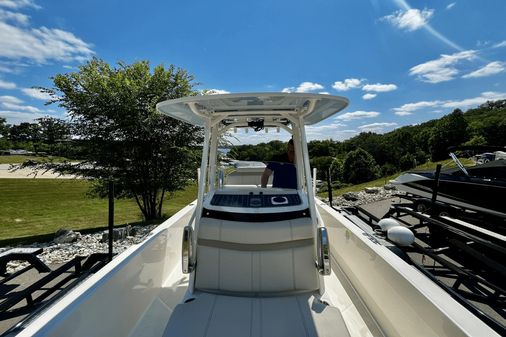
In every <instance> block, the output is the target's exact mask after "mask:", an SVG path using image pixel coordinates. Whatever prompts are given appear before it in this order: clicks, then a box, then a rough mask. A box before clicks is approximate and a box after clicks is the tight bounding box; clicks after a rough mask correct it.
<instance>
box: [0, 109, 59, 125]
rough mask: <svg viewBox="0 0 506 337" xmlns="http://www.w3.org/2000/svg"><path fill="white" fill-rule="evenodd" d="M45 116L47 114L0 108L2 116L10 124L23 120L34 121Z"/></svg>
mask: <svg viewBox="0 0 506 337" xmlns="http://www.w3.org/2000/svg"><path fill="white" fill-rule="evenodd" d="M45 116H47V114H41V113H31V112H23V111H9V110H0V117H3V118H5V119H6V120H7V123H9V124H19V123H23V122H29V123H33V122H34V121H35V119H37V118H41V117H45ZM55 117H56V116H55Z"/></svg>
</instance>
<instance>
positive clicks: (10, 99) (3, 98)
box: [0, 96, 23, 104]
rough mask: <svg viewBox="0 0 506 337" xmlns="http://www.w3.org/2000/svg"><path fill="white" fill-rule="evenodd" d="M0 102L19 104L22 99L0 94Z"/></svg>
mask: <svg viewBox="0 0 506 337" xmlns="http://www.w3.org/2000/svg"><path fill="white" fill-rule="evenodd" d="M2 103H11V104H21V103H23V101H22V100H20V99H19V98H17V97H14V96H0V104H2Z"/></svg>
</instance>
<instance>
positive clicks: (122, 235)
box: [102, 225, 131, 242]
mask: <svg viewBox="0 0 506 337" xmlns="http://www.w3.org/2000/svg"><path fill="white" fill-rule="evenodd" d="M130 231H131V229H130V225H128V226H126V227H121V228H114V229H113V230H112V241H121V240H125V239H126V237H127V236H130V235H131V233H130ZM108 241H109V231H108V230H107V231H104V232H102V242H108Z"/></svg>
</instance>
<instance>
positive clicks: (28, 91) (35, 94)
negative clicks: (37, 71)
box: [21, 88, 51, 101]
mask: <svg viewBox="0 0 506 337" xmlns="http://www.w3.org/2000/svg"><path fill="white" fill-rule="evenodd" d="M21 91H22V92H23V93H24V94H25V95H27V96H30V97H32V98H36V99H40V100H43V101H48V100H50V99H51V95H50V94H48V93H45V92H42V91H40V89H37V88H23V89H21Z"/></svg>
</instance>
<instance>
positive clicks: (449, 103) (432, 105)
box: [393, 91, 506, 116]
mask: <svg viewBox="0 0 506 337" xmlns="http://www.w3.org/2000/svg"><path fill="white" fill-rule="evenodd" d="M501 99H506V92H495V91H486V92H482V93H481V94H480V96H477V97H471V98H465V99H462V100H435V101H420V102H416V103H408V104H404V105H402V106H400V107H398V108H394V109H393V110H394V113H395V114H396V115H398V116H407V115H411V114H412V113H413V112H415V111H417V110H424V109H430V111H431V112H445V110H444V109H445V108H446V109H457V108H459V109H464V108H473V107H477V106H479V105H480V104H483V103H485V102H487V101H497V100H501Z"/></svg>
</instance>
